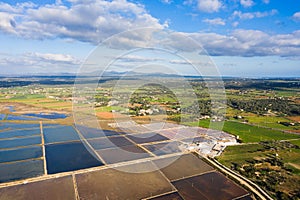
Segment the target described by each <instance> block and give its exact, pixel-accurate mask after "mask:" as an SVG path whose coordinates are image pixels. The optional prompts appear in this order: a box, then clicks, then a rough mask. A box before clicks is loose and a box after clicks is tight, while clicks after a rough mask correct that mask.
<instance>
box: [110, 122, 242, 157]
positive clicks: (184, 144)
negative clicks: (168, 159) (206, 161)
mask: <svg viewBox="0 0 300 200" xmlns="http://www.w3.org/2000/svg"><path fill="white" fill-rule="evenodd" d="M109 126H111V127H112V128H118V129H119V130H120V131H122V132H126V133H127V134H142V133H147V132H152V133H157V134H160V135H162V136H165V137H167V138H168V139H169V140H170V142H171V141H178V145H179V146H180V147H179V148H180V149H182V150H183V151H197V152H198V153H200V154H202V155H203V156H210V157H215V156H218V155H220V154H221V153H222V151H223V150H224V149H225V148H226V146H229V145H235V144H237V140H236V137H235V136H233V135H230V134H228V133H226V132H223V131H219V130H212V129H207V128H202V127H189V126H184V125H178V124H173V123H151V124H137V123H135V122H133V121H129V122H117V123H111V124H109Z"/></svg>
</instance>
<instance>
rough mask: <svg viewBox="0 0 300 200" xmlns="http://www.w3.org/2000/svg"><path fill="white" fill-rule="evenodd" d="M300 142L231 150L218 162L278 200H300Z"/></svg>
mask: <svg viewBox="0 0 300 200" xmlns="http://www.w3.org/2000/svg"><path fill="white" fill-rule="evenodd" d="M298 145H299V140H293V141H289V142H288V141H284V142H281V141H277V142H276V141H269V142H260V143H259V144H243V145H236V146H229V147H227V148H226V149H225V152H224V153H223V154H222V155H221V156H220V157H218V158H217V159H218V160H219V162H221V163H222V164H224V165H226V166H227V167H229V168H231V169H233V170H235V171H237V172H239V173H240V174H242V175H243V176H245V177H248V178H249V179H250V180H252V181H254V182H255V183H257V184H258V185H260V186H261V187H262V188H263V189H265V190H266V191H267V192H268V193H270V194H271V195H272V196H273V197H274V198H276V199H299V197H300V193H299V191H300V147H299V146H298Z"/></svg>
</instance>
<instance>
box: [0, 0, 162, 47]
mask: <svg viewBox="0 0 300 200" xmlns="http://www.w3.org/2000/svg"><path fill="white" fill-rule="evenodd" d="M69 2H70V3H71V5H70V6H69V7H67V6H66V5H63V4H61V3H62V2H59V1H57V3H55V4H47V5H42V6H36V5H32V4H29V3H27V4H28V5H27V4H26V6H25V5H23V4H22V5H21V4H17V5H16V6H11V5H8V4H0V11H2V12H1V14H0V15H1V18H0V19H1V25H0V31H3V32H9V33H14V34H15V35H18V36H21V37H25V38H30V39H45V38H57V37H60V38H71V39H75V40H80V41H85V42H90V43H94V44H98V43H99V42H100V41H102V40H103V39H105V38H107V37H109V36H111V35H113V34H115V33H119V32H122V31H126V30H129V29H134V28H140V27H145V26H148V27H156V28H162V27H163V25H162V24H160V22H159V21H158V20H157V19H156V18H154V17H152V16H151V15H150V14H148V13H147V11H146V10H145V9H144V7H143V6H142V5H139V4H134V3H131V2H127V1H126V0H117V1H104V0H89V3H87V2H86V1H82V0H69ZM24 4H25V3H24ZM16 13H17V14H16Z"/></svg>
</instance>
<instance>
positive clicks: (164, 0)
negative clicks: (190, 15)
mask: <svg viewBox="0 0 300 200" xmlns="http://www.w3.org/2000/svg"><path fill="white" fill-rule="evenodd" d="M161 2H162V3H165V4H170V3H172V0H161Z"/></svg>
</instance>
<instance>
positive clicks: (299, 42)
mask: <svg viewBox="0 0 300 200" xmlns="http://www.w3.org/2000/svg"><path fill="white" fill-rule="evenodd" d="M182 34H185V35H186V36H189V37H192V38H193V39H194V40H195V41H197V42H199V43H200V44H201V45H202V46H203V48H204V49H205V50H206V51H207V52H208V53H209V54H210V55H213V56H242V57H249V56H282V57H295V56H296V57H300V30H299V31H295V32H293V33H290V34H279V35H269V34H267V33H265V32H262V31H258V30H244V29H237V30H234V31H233V32H232V33H230V34H228V35H221V34H216V33H182ZM180 43H181V44H182V45H181V48H182V49H185V50H188V49H189V48H190V50H193V49H194V47H192V45H191V44H186V43H184V42H180Z"/></svg>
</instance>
